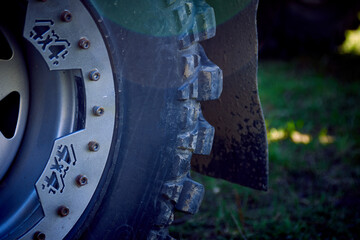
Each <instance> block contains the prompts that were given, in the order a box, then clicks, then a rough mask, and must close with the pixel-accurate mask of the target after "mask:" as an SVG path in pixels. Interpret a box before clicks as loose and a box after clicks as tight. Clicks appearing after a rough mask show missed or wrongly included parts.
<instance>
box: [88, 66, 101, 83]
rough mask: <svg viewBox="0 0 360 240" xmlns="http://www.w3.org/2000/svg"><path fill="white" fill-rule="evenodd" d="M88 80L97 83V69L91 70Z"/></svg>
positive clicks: (98, 77)
mask: <svg viewBox="0 0 360 240" xmlns="http://www.w3.org/2000/svg"><path fill="white" fill-rule="evenodd" d="M89 78H90V80H93V81H98V80H99V79H100V72H99V71H98V70H97V69H94V70H92V71H91V72H90V73H89Z"/></svg>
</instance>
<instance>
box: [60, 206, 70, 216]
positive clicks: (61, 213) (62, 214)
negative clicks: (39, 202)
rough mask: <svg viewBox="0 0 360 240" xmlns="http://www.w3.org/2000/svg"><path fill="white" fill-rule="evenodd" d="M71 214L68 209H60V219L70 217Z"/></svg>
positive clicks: (62, 207) (63, 207)
mask: <svg viewBox="0 0 360 240" xmlns="http://www.w3.org/2000/svg"><path fill="white" fill-rule="evenodd" d="M69 213H70V209H69V208H68V207H65V206H61V207H59V208H58V214H59V216H60V217H66V216H67V215H69Z"/></svg>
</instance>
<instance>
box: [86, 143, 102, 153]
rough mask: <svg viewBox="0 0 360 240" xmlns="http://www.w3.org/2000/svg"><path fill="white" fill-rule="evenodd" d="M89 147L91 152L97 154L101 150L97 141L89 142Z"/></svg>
mask: <svg viewBox="0 0 360 240" xmlns="http://www.w3.org/2000/svg"><path fill="white" fill-rule="evenodd" d="M88 147H89V150H90V151H92V152H97V151H99V149H100V144H99V143H97V142H95V141H91V142H89V144H88Z"/></svg>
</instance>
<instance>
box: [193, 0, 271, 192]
mask: <svg viewBox="0 0 360 240" xmlns="http://www.w3.org/2000/svg"><path fill="white" fill-rule="evenodd" d="M212 2H213V3H212ZM208 3H209V4H211V5H212V7H214V9H215V15H216V17H217V22H219V20H220V22H222V20H224V19H218V17H220V18H221V17H224V16H227V14H226V11H228V9H229V6H230V5H234V6H239V7H240V8H241V9H240V11H239V12H238V13H237V14H236V15H235V16H233V17H232V18H231V19H227V20H226V21H225V20H224V21H223V23H222V24H220V25H219V26H217V33H216V36H215V37H214V38H212V39H210V40H207V41H205V42H203V44H202V45H203V47H204V49H205V51H206V52H207V55H208V57H209V59H211V60H212V61H213V62H215V63H216V64H217V65H218V66H219V67H220V68H221V69H222V70H223V76H224V79H223V81H224V82H223V92H222V95H221V97H220V99H219V100H214V101H211V102H204V103H203V104H202V109H203V114H204V117H205V118H206V119H207V120H208V122H209V123H210V124H211V125H213V126H214V127H215V138H214V143H213V149H212V152H211V155H210V156H200V155H194V156H193V159H192V168H193V170H195V171H197V172H199V173H202V174H204V175H208V176H211V177H216V178H222V179H225V180H228V181H230V182H234V183H237V184H241V185H244V186H247V187H251V188H254V189H258V190H267V187H268V149H267V140H266V129H265V123H264V118H263V113H262V109H261V105H260V100H259V95H258V89H257V77H256V75H257V32H256V10H257V4H258V1H257V0H232V1H230V3H229V6H224V5H227V4H221V2H219V1H218V0H209V1H208Z"/></svg>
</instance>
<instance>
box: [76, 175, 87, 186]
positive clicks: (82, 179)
mask: <svg viewBox="0 0 360 240" xmlns="http://www.w3.org/2000/svg"><path fill="white" fill-rule="evenodd" d="M76 183H77V185H79V186H80V187H81V186H85V185H86V184H88V178H87V177H86V176H84V175H79V176H77V178H76Z"/></svg>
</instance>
